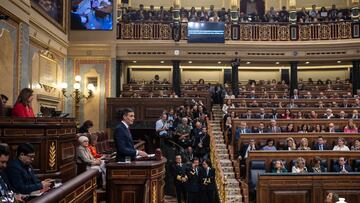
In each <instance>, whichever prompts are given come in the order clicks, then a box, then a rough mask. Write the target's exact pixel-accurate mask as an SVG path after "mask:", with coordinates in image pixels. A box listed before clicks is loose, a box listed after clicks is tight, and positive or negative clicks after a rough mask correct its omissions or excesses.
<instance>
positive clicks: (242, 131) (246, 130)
mask: <svg viewBox="0 0 360 203" xmlns="http://www.w3.org/2000/svg"><path fill="white" fill-rule="evenodd" d="M246 133H251V130H250V129H249V128H247V126H246V122H245V121H241V122H240V127H238V128H236V131H235V140H239V138H240V135H241V134H246Z"/></svg>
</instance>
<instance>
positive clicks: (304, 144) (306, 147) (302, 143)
mask: <svg viewBox="0 0 360 203" xmlns="http://www.w3.org/2000/svg"><path fill="white" fill-rule="evenodd" d="M298 150H311V148H310V147H309V141H308V139H307V138H305V137H303V138H301V140H300V146H299V147H298Z"/></svg>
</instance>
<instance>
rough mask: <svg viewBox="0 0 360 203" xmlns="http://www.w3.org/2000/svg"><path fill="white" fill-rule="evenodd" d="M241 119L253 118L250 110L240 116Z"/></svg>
mask: <svg viewBox="0 0 360 203" xmlns="http://www.w3.org/2000/svg"><path fill="white" fill-rule="evenodd" d="M241 117H242V118H246V119H252V118H254V115H253V114H252V112H251V109H248V110H246V113H245V114H243V115H241Z"/></svg>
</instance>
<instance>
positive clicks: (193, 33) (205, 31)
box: [188, 22, 225, 43]
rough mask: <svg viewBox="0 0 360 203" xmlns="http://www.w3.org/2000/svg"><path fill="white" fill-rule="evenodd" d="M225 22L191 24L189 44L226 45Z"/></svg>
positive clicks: (189, 27)
mask: <svg viewBox="0 0 360 203" xmlns="http://www.w3.org/2000/svg"><path fill="white" fill-rule="evenodd" d="M224 33H225V23H224V22H189V23H188V42H189V43H224V42H225V34H224Z"/></svg>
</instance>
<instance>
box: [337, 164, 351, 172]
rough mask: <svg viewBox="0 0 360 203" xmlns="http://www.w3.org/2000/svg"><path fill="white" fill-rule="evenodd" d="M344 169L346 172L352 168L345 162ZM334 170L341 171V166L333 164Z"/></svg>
mask: <svg viewBox="0 0 360 203" xmlns="http://www.w3.org/2000/svg"><path fill="white" fill-rule="evenodd" d="M345 170H346V171H347V172H352V169H351V167H350V166H349V164H345ZM334 172H341V167H340V165H339V164H336V165H334Z"/></svg>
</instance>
